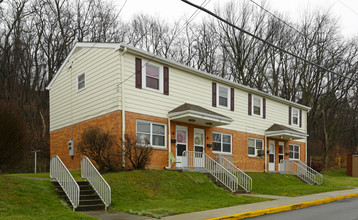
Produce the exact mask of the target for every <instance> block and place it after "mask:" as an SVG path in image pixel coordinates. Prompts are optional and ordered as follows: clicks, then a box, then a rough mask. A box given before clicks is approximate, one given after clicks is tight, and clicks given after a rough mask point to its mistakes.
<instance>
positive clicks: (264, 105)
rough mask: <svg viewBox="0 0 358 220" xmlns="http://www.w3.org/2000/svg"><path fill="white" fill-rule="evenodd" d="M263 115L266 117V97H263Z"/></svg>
mask: <svg viewBox="0 0 358 220" xmlns="http://www.w3.org/2000/svg"><path fill="white" fill-rule="evenodd" d="M262 117H263V118H266V99H265V98H262Z"/></svg>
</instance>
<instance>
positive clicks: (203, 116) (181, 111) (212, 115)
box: [168, 103, 233, 127]
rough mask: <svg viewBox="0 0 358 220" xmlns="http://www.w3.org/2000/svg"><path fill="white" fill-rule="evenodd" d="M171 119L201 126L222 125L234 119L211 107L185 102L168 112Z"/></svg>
mask: <svg viewBox="0 0 358 220" xmlns="http://www.w3.org/2000/svg"><path fill="white" fill-rule="evenodd" d="M168 116H169V118H170V119H171V120H174V121H179V122H186V123H191V124H196V125H201V126H209V127H213V126H220V125H228V124H230V123H231V122H232V121H233V120H232V119H231V118H229V117H227V116H224V115H221V114H219V113H216V112H214V111H211V110H209V109H206V108H203V107H200V106H198V105H193V104H188V103H184V104H183V105H180V106H178V107H177V108H175V109H173V110H171V111H169V112H168Z"/></svg>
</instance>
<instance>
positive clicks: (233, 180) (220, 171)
mask: <svg viewBox="0 0 358 220" xmlns="http://www.w3.org/2000/svg"><path fill="white" fill-rule="evenodd" d="M182 156H183V157H184V159H183V167H188V168H196V167H200V168H204V169H205V170H206V171H207V172H209V173H210V174H211V175H213V176H214V177H215V178H216V180H219V181H220V182H221V183H222V184H224V185H225V186H226V187H227V188H228V189H230V190H231V191H232V192H236V191H237V189H238V186H239V181H238V178H237V177H236V176H235V175H233V174H232V173H231V172H230V171H228V170H227V169H225V167H223V166H222V165H220V164H219V163H218V162H216V161H215V160H214V159H213V158H211V157H209V156H208V155H207V154H206V153H202V152H194V151H184V152H183V154H182ZM195 158H204V160H203V161H202V162H199V164H196V162H195Z"/></svg>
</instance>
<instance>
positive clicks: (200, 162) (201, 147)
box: [194, 128, 205, 167]
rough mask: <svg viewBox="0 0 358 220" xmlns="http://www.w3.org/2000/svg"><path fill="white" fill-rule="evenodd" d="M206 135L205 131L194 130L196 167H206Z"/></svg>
mask: <svg viewBox="0 0 358 220" xmlns="http://www.w3.org/2000/svg"><path fill="white" fill-rule="evenodd" d="M204 151H205V133H204V130H203V129H199V128H194V154H195V156H194V166H195V167H204V162H205V161H204V160H205V157H204V154H203V153H204Z"/></svg>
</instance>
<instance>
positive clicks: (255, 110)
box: [252, 95, 262, 117]
mask: <svg viewBox="0 0 358 220" xmlns="http://www.w3.org/2000/svg"><path fill="white" fill-rule="evenodd" d="M252 103H253V104H252V114H253V115H257V116H260V117H261V116H262V98H261V97H257V96H254V95H253V96H252Z"/></svg>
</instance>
